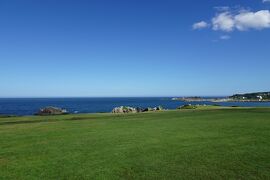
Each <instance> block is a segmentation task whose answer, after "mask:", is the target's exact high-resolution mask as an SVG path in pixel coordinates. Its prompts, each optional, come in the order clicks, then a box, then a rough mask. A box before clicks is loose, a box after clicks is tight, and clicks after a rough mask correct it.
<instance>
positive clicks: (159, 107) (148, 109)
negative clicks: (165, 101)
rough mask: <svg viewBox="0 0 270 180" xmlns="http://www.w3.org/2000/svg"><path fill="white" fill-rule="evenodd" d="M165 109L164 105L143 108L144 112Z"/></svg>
mask: <svg viewBox="0 0 270 180" xmlns="http://www.w3.org/2000/svg"><path fill="white" fill-rule="evenodd" d="M162 110H163V107H162V106H158V107H154V108H151V107H148V108H145V109H144V110H143V112H149V111H162Z"/></svg>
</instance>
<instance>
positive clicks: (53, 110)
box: [36, 107, 68, 116]
mask: <svg viewBox="0 0 270 180" xmlns="http://www.w3.org/2000/svg"><path fill="white" fill-rule="evenodd" d="M61 114H68V111H67V110H66V109H61V108H57V107H45V108H42V109H40V110H39V112H38V113H36V115H39V116H48V115H61Z"/></svg>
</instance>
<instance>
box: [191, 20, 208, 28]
mask: <svg viewBox="0 0 270 180" xmlns="http://www.w3.org/2000/svg"><path fill="white" fill-rule="evenodd" d="M207 27H208V24H207V23H206V22H205V21H201V22H197V23H195V24H193V26H192V28H193V29H203V28H207Z"/></svg>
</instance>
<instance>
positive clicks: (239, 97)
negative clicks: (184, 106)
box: [172, 92, 270, 102]
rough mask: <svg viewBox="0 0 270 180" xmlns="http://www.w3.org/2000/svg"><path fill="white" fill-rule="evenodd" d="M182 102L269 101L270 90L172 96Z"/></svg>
mask: <svg viewBox="0 0 270 180" xmlns="http://www.w3.org/2000/svg"><path fill="white" fill-rule="evenodd" d="M172 100H174V101H184V102H270V92H257V93H246V94H235V95H232V96H229V97H225V98H203V97H198V96H195V97H181V98H172Z"/></svg>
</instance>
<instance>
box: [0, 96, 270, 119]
mask: <svg viewBox="0 0 270 180" xmlns="http://www.w3.org/2000/svg"><path fill="white" fill-rule="evenodd" d="M184 104H207V105H209V104H219V105H222V106H242V107H270V102H221V103H211V102H194V103H187V102H182V101H173V100H171V98H170V97H155V98H145V97H144V98H0V115H18V116H22V115H33V114H35V113H36V112H38V110H39V109H40V108H43V107H46V106H55V107H60V108H64V109H67V110H68V111H69V112H70V113H103V112H104V113H105V112H111V111H112V109H113V108H114V107H118V106H131V107H141V108H146V107H156V106H159V105H160V106H162V107H163V108H165V109H176V108H177V107H179V106H181V105H184Z"/></svg>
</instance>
